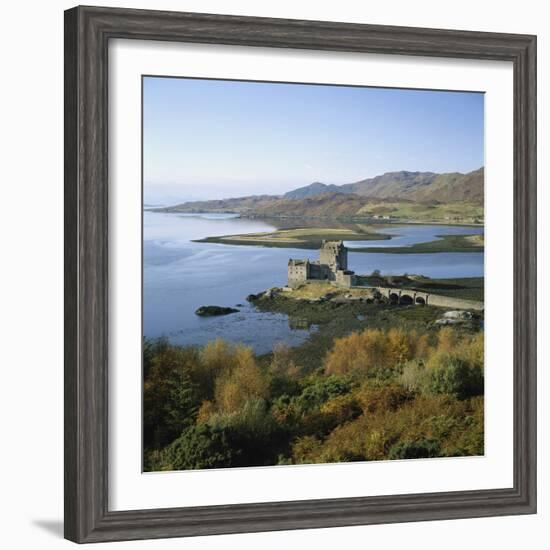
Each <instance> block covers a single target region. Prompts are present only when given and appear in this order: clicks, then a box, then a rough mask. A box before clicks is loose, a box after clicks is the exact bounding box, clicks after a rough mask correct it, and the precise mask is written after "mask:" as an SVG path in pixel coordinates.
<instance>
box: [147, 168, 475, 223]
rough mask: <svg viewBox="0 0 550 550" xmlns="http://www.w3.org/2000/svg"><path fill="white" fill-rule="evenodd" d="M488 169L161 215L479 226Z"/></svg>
mask: <svg viewBox="0 0 550 550" xmlns="http://www.w3.org/2000/svg"><path fill="white" fill-rule="evenodd" d="M483 180H484V171H483V168H480V169H479V170H475V171H473V172H469V173H468V174H460V173H448V174H435V173H433V172H406V171H401V172H388V173H386V174H382V175H380V176H376V177H375V178H370V179H365V180H362V181H358V182H356V183H350V184H344V185H326V184H324V183H321V182H315V183H312V184H311V185H307V186H305V187H300V188H298V189H295V190H293V191H289V192H288V193H285V194H284V195H282V196H280V195H252V196H248V197H236V198H229V199H220V200H209V201H194V202H185V203H182V204H178V205H176V206H171V207H167V208H160V209H158V211H162V212H181V213H199V212H214V213H237V214H240V215H241V216H246V217H283V218H327V217H328V218H382V219H390V218H397V219H409V220H418V221H451V222H455V223H478V222H479V221H480V220H482V218H483V196H484V193H483Z"/></svg>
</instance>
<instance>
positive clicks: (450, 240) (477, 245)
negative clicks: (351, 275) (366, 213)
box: [353, 235, 484, 254]
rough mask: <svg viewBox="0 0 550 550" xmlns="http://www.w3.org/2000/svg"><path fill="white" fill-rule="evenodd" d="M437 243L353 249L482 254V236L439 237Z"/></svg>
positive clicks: (358, 250)
mask: <svg viewBox="0 0 550 550" xmlns="http://www.w3.org/2000/svg"><path fill="white" fill-rule="evenodd" d="M439 237H440V239H439V240H437V241H429V242H427V243H418V244H414V245H412V246H393V247H392V246H383V247H368V246H366V247H363V248H354V249H353V251H354V252H378V253H383V254H433V253H434V252H483V250H484V240H483V236H482V235H440V236H439Z"/></svg>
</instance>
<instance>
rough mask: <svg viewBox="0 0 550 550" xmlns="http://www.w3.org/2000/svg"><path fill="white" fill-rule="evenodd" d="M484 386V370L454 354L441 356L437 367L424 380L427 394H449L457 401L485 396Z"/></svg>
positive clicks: (429, 371) (430, 370) (431, 369)
mask: <svg viewBox="0 0 550 550" xmlns="http://www.w3.org/2000/svg"><path fill="white" fill-rule="evenodd" d="M483 386H484V384H483V371H482V369H481V368H480V367H479V366H478V365H473V366H472V365H471V364H470V363H468V361H467V360H465V359H463V358H462V357H460V356H457V355H454V354H444V355H442V356H439V357H438V363H437V365H436V366H435V367H432V368H430V369H429V370H428V372H427V376H426V378H425V380H424V390H425V391H426V392H427V393H432V394H440V393H447V394H450V395H454V396H455V397H456V398H457V399H466V398H467V397H472V396H474V395H480V394H483Z"/></svg>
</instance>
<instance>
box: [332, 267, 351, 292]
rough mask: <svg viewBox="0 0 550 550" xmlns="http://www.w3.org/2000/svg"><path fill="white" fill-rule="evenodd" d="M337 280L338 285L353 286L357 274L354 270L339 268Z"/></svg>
mask: <svg viewBox="0 0 550 550" xmlns="http://www.w3.org/2000/svg"><path fill="white" fill-rule="evenodd" d="M335 280H336V284H337V285H338V286H343V287H346V288H351V287H352V286H354V285H355V274H354V273H353V272H352V271H344V270H343V269H339V270H338V271H337V272H336V277H335Z"/></svg>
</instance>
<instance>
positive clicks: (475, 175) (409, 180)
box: [284, 168, 484, 204]
mask: <svg viewBox="0 0 550 550" xmlns="http://www.w3.org/2000/svg"><path fill="white" fill-rule="evenodd" d="M483 175H484V174H483V168H479V169H478V170H475V171H473V172H469V173H467V174H461V173H459V172H451V173H447V174H436V173H434V172H406V171H401V172H386V173H385V174H382V175H380V176H376V177H374V178H369V179H364V180H361V181H358V182H356V183H346V184H344V185H326V184H324V183H321V182H315V183H312V184H310V185H306V186H305V187H300V188H298V189H294V190H293V191H289V192H288V193H285V194H284V198H285V199H303V198H306V197H311V196H314V195H320V194H323V193H346V194H349V193H353V194H355V195H359V196H360V197H371V198H377V199H394V200H397V199H399V200H411V201H414V202H437V203H449V202H463V201H467V202H472V203H476V204H482V203H483Z"/></svg>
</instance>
